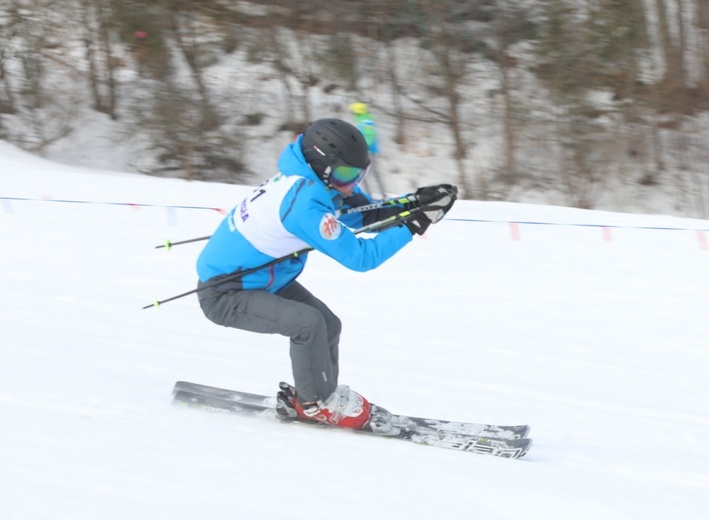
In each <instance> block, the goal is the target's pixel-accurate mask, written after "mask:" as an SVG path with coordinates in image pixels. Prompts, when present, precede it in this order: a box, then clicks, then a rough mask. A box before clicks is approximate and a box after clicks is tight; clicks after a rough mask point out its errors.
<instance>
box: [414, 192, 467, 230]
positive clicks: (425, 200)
mask: <svg viewBox="0 0 709 520" xmlns="http://www.w3.org/2000/svg"><path fill="white" fill-rule="evenodd" d="M415 195H416V198H417V202H418V207H419V208H421V209H419V211H420V212H423V214H424V215H425V216H426V217H427V218H428V219H429V220H430V222H429V224H435V223H436V222H438V221H440V220H441V219H442V218H443V217H444V216H445V214H446V213H448V212H449V211H450V209H451V208H452V207H453V203H454V202H455V201H456V199H457V198H458V188H456V187H455V186H453V185H452V184H438V185H436V186H425V187H423V188H419V189H417V190H416V192H415ZM411 220H413V219H411ZM426 227H428V226H426ZM419 234H423V233H419Z"/></svg>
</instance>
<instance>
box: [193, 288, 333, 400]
mask: <svg viewBox="0 0 709 520" xmlns="http://www.w3.org/2000/svg"><path fill="white" fill-rule="evenodd" d="M202 285H203V284H201V283H200V285H199V286H200V287H201V286H202ZM197 295H198V296H199V303H200V306H201V307H202V311H203V312H204V315H205V316H206V317H207V318H209V319H210V320H211V321H213V322H214V323H216V324H217V325H223V326H225V327H233V328H236V329H242V330H248V331H251V332H261V333H265V334H281V335H283V336H287V337H289V338H290V357H291V364H292V367H293V379H294V383H295V388H296V391H297V394H298V398H299V400H300V401H301V402H304V403H305V402H310V401H317V400H325V399H327V398H328V397H329V396H330V395H331V394H332V393H333V392H334V391H335V388H337V377H338V373H339V365H338V354H339V343H340V331H341V329H342V323H341V322H340V319H339V318H338V317H337V316H335V314H333V312H332V311H331V310H330V309H328V308H327V306H326V305H325V304H324V303H323V302H321V301H320V300H318V299H317V298H316V297H315V296H313V295H312V294H310V292H309V291H308V290H307V289H305V287H303V286H302V285H300V284H299V283H298V282H293V283H291V284H290V285H288V286H286V287H284V288H283V289H281V290H280V291H279V292H278V293H277V294H273V293H270V292H267V291H249V290H231V291H227V292H220V291H217V290H216V289H214V288H207V289H204V290H201V291H200V292H198V293H197Z"/></svg>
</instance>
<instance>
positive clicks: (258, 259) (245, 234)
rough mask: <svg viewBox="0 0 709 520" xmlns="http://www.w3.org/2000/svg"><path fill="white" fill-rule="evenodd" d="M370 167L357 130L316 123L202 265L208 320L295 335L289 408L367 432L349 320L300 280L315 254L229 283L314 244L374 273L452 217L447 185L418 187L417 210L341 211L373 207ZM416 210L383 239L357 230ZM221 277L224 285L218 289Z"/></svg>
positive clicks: (285, 397)
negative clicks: (367, 188)
mask: <svg viewBox="0 0 709 520" xmlns="http://www.w3.org/2000/svg"><path fill="white" fill-rule="evenodd" d="M369 165H370V158H369V153H368V151H367V143H366V141H365V140H364V137H363V136H362V134H361V133H360V132H359V131H358V130H357V129H356V128H355V127H354V126H352V125H351V124H349V123H347V122H345V121H341V120H339V119H320V120H318V121H315V122H314V123H312V124H310V126H308V127H307V129H306V130H305V132H304V133H303V134H302V135H300V136H298V138H297V139H296V140H295V142H293V143H292V144H290V145H288V146H287V147H286V149H285V150H284V151H283V153H282V154H281V156H280V159H279V161H278V169H279V173H278V174H277V175H276V176H275V177H272V178H271V179H269V180H268V181H266V182H265V183H263V184H262V185H261V186H259V187H258V188H256V189H255V190H254V191H253V192H252V193H251V194H250V195H248V196H247V197H246V198H245V199H244V200H243V201H242V202H241V203H239V204H238V205H237V206H236V207H235V208H234V209H232V211H231V212H230V213H229V214H228V215H227V216H226V217H225V218H224V220H223V221H222V223H221V224H220V226H219V227H218V228H217V230H216V231H215V233H214V234H213V235H212V237H211V238H210V240H209V241H208V243H207V245H206V246H205V247H204V250H203V251H202V253H201V254H200V256H199V259H198V260H197V272H198V274H199V284H198V291H199V292H198V295H199V302H200V306H201V308H202V310H203V312H204V314H205V316H206V317H207V318H208V319H210V320H211V321H213V322H214V323H216V324H218V325H223V326H225V327H234V328H237V329H242V330H248V331H252V332H259V333H267V334H281V335H283V336H288V337H289V338H290V356H291V362H292V369H293V378H294V383H295V386H294V387H293V386H290V385H288V384H286V383H281V390H282V391H281V392H279V394H278V395H279V399H278V402H279V408H281V410H280V412H281V413H287V414H290V415H291V416H297V417H299V418H301V419H305V420H313V421H318V422H327V423H329V424H332V425H336V426H341V427H345V428H362V427H364V426H365V425H366V424H367V423H368V421H369V419H370V404H369V402H368V401H367V399H365V398H364V397H363V396H362V395H360V394H358V393H357V392H355V391H353V390H351V389H350V388H349V387H347V386H346V385H338V368H339V367H338V349H339V341H340V330H341V322H340V319H339V318H338V317H337V316H336V315H335V314H334V313H333V312H332V311H331V310H330V309H329V308H328V307H327V306H326V305H325V304H324V303H323V302H321V301H320V300H318V299H317V298H316V297H315V296H313V295H312V294H311V293H310V292H309V291H308V290H307V289H305V288H304V287H303V286H302V285H301V284H300V283H299V282H298V281H296V278H297V277H298V275H300V273H301V272H302V271H303V268H304V267H305V262H306V260H307V254H301V255H297V256H294V257H292V258H290V259H289V260H286V261H283V262H280V263H276V264H275V265H271V266H270V267H267V268H264V269H257V270H256V271H255V272H251V273H250V274H246V275H244V276H242V277H240V278H237V279H236V280H234V279H233V277H232V280H227V279H226V278H227V277H228V276H229V275H233V274H234V273H238V272H239V271H243V270H248V269H252V268H254V267H256V268H258V267H259V266H261V265H263V264H266V263H268V262H270V261H272V260H274V259H276V258H279V257H282V256H287V255H290V254H292V253H294V252H296V251H300V250H301V249H305V248H307V247H311V248H313V249H315V250H317V251H320V252H322V253H324V254H326V255H327V256H329V257H331V258H333V259H335V260H336V261H337V262H339V263H340V264H342V265H344V266H345V267H348V268H350V269H353V270H355V271H367V270H370V269H374V268H375V267H378V266H379V265H381V264H382V263H383V262H384V261H386V260H387V259H388V258H390V257H391V256H393V255H394V254H395V253H396V252H397V251H399V250H400V249H401V248H403V247H404V246H405V245H406V244H407V243H409V242H410V241H411V240H412V236H413V235H414V234H419V235H420V234H423V233H424V232H425V231H426V229H427V228H428V226H429V225H430V224H432V223H435V222H438V221H439V220H440V219H441V218H443V216H444V215H445V214H446V213H447V212H448V211H449V210H450V209H451V207H452V206H453V203H454V202H455V200H456V194H457V190H456V188H455V187H454V186H451V185H449V184H440V185H437V186H428V187H424V188H419V189H418V190H417V191H416V197H414V199H416V200H415V201H414V202H411V203H410V206H411V207H410V208H402V207H398V208H397V207H386V208H381V207H380V208H378V209H373V210H371V211H369V212H360V213H355V212H353V213H344V214H340V211H342V210H344V209H346V208H352V207H355V206H362V205H367V204H371V203H372V199H371V198H370V197H369V196H368V195H367V194H366V193H364V192H363V191H362V190H361V189H360V188H359V187H358V186H357V185H358V183H360V182H361V181H362V179H363V178H364V177H365V176H366V174H367V171H368V169H369ZM414 206H418V210H416V211H413V212H412V216H411V217H410V218H409V219H408V220H405V221H403V222H401V221H399V222H397V224H398V225H391V226H390V227H389V228H388V229H383V230H380V231H379V232H378V233H377V234H376V236H375V237H374V238H369V239H364V238H359V237H357V236H356V235H355V234H354V233H353V232H352V231H350V229H349V228H358V227H361V226H362V224H365V225H368V224H370V223H373V222H378V221H380V220H382V219H385V218H387V217H390V216H392V215H394V214H398V213H400V212H402V210H403V209H413V207H414ZM345 226H348V227H345ZM221 278H225V282H224V283H222V284H219V282H218V280H219V279H221ZM207 282H209V286H208V287H205V284H207ZM215 282H216V285H215Z"/></svg>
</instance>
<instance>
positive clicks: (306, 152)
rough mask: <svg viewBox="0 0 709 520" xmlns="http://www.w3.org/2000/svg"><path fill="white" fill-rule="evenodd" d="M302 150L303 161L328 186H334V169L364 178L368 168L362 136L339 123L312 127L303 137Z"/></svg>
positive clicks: (332, 121)
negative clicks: (344, 169)
mask: <svg viewBox="0 0 709 520" xmlns="http://www.w3.org/2000/svg"><path fill="white" fill-rule="evenodd" d="M301 148H302V150H303V156H304V157H305V160H306V161H307V162H308V164H309V165H310V167H311V168H312V169H313V170H314V171H315V173H316V174H317V175H318V177H320V179H322V181H323V182H324V183H325V184H327V185H328V186H330V185H333V184H337V182H336V180H335V178H334V177H331V175H332V174H333V172H334V171H335V169H336V168H338V167H342V166H344V167H349V169H352V168H353V167H354V168H358V169H361V170H362V172H363V175H362V177H363V176H364V174H365V173H366V169H367V168H368V167H369V164H370V160H369V148H368V146H367V141H366V140H365V139H364V136H363V135H362V133H361V132H360V131H359V130H357V128H355V127H354V126H353V125H351V124H350V123H348V122H346V121H342V120H340V119H318V120H317V121H314V122H313V123H311V124H310V125H309V126H308V128H306V129H305V132H304V133H303V140H302V143H301ZM359 180H361V178H360V179H359Z"/></svg>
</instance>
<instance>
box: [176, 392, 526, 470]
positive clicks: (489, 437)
mask: <svg viewBox="0 0 709 520" xmlns="http://www.w3.org/2000/svg"><path fill="white" fill-rule="evenodd" d="M172 393H173V404H177V405H182V406H188V407H193V408H199V409H202V410H205V411H210V412H217V413H230V414H231V413H234V414H242V415H243V414H246V415H256V416H261V417H269V418H272V419H275V418H278V419H281V420H283V421H284V422H302V423H303V424H318V425H320V424H321V423H311V422H303V421H300V420H298V419H288V418H284V417H283V416H281V415H280V414H278V412H277V411H276V398H275V397H269V396H265V395H258V394H250V393H247V392H239V391H235V390H225V389H222V388H215V387H212V386H206V385H200V384H196V383H188V382H186V381H177V382H176V383H175V387H174V388H173V391H172ZM373 409H374V410H377V407H376V406H373ZM380 410H381V409H380ZM382 411H383V410H382ZM383 412H384V413H385V414H386V416H387V419H389V414H388V412H386V411H383ZM390 420H391V425H392V427H391V428H390V429H387V430H377V429H363V430H354V431H356V432H358V433H364V434H369V435H377V436H384V437H390V438H395V439H402V440H407V441H411V442H414V443H417V444H424V445H428V446H438V447H441V448H448V449H453V450H458V451H469V452H472V453H479V454H485V455H493V456H496V457H502V458H508V459H518V458H520V457H523V456H524V455H525V454H526V453H527V451H529V448H530V447H531V446H532V439H530V438H528V437H527V435H528V434H529V426H526V425H518V426H498V425H493V424H480V423H470V422H456V421H444V420H437V419H425V418H422V417H411V416H408V415H394V414H392V415H391V418H390Z"/></svg>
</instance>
